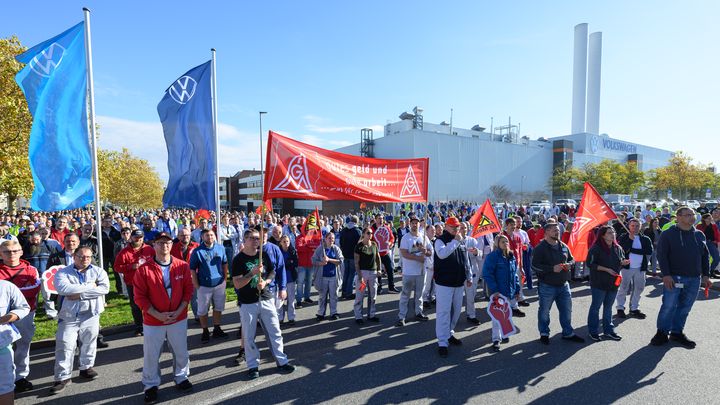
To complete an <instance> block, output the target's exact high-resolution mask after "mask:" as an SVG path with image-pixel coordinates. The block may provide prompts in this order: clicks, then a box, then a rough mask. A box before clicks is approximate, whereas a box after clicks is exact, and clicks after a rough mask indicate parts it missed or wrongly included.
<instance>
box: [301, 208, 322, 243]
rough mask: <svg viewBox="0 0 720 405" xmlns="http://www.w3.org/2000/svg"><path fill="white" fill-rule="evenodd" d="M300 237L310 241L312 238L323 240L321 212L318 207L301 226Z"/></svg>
mask: <svg viewBox="0 0 720 405" xmlns="http://www.w3.org/2000/svg"><path fill="white" fill-rule="evenodd" d="M300 233H301V235H300V237H301V238H303V239H305V241H309V240H311V239H317V240H322V230H321V229H320V213H319V212H318V209H317V207H315V212H311V213H310V214H309V215H308V216H307V218H306V219H305V223H304V224H303V225H302V227H301V228H300Z"/></svg>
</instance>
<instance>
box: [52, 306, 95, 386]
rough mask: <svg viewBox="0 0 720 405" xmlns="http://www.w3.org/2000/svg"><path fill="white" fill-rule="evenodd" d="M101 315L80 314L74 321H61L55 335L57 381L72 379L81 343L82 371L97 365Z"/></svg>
mask: <svg viewBox="0 0 720 405" xmlns="http://www.w3.org/2000/svg"><path fill="white" fill-rule="evenodd" d="M99 331H100V315H99V314H98V315H94V316H93V315H91V314H89V313H87V314H80V315H79V316H78V317H77V318H76V319H74V320H66V319H60V320H59V321H58V329H57V333H56V334H55V381H63V380H67V379H68V378H70V377H72V370H73V360H74V359H75V346H77V342H78V340H79V341H80V370H87V369H89V368H91V367H92V366H93V365H95V354H96V353H97V336H98V333H99Z"/></svg>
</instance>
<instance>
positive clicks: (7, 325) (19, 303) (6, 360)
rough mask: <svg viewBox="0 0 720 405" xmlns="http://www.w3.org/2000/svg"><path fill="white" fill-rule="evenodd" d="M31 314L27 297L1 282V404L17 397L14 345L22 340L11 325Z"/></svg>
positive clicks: (8, 283)
mask: <svg viewBox="0 0 720 405" xmlns="http://www.w3.org/2000/svg"><path fill="white" fill-rule="evenodd" d="M29 313H30V305H28V303H27V301H26V300H25V297H24V296H23V295H22V292H20V289H19V288H17V286H15V284H13V283H11V282H9V281H5V280H0V404H11V403H13V401H14V397H15V362H14V355H13V349H12V343H13V342H14V341H16V340H18V339H20V333H19V332H18V330H17V328H13V327H12V326H11V325H12V324H13V323H14V322H17V321H19V320H21V319H23V318H25V317H26V316H27V315H28V314H29Z"/></svg>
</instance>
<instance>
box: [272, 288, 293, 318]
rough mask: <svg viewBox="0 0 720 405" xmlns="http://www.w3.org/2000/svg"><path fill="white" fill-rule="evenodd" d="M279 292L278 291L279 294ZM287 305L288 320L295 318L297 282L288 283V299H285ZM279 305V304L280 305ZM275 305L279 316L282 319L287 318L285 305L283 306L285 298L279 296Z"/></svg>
mask: <svg viewBox="0 0 720 405" xmlns="http://www.w3.org/2000/svg"><path fill="white" fill-rule="evenodd" d="M277 294H278V293H276V296H277ZM284 302H285V305H287V316H288V321H294V320H295V282H292V283H287V299H286V300H285V301H284ZM278 305H279V306H278ZM275 307H276V308H277V310H278V318H279V319H280V320H281V321H282V320H284V319H285V307H284V306H283V300H281V299H280V298H279V297H278V298H277V302H276V303H275Z"/></svg>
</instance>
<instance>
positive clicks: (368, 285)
mask: <svg viewBox="0 0 720 405" xmlns="http://www.w3.org/2000/svg"><path fill="white" fill-rule="evenodd" d="M357 277H358V280H357V282H356V283H355V285H356V288H355V304H354V305H353V312H354V313H355V319H362V309H363V300H365V294H366V293H367V294H368V318H372V317H374V316H375V297H376V296H377V288H376V285H377V274H376V273H375V271H374V270H360V273H359V274H358V275H357ZM360 277H362V279H363V280H365V291H360V284H362V282H361V281H360V280H359V278H360Z"/></svg>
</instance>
